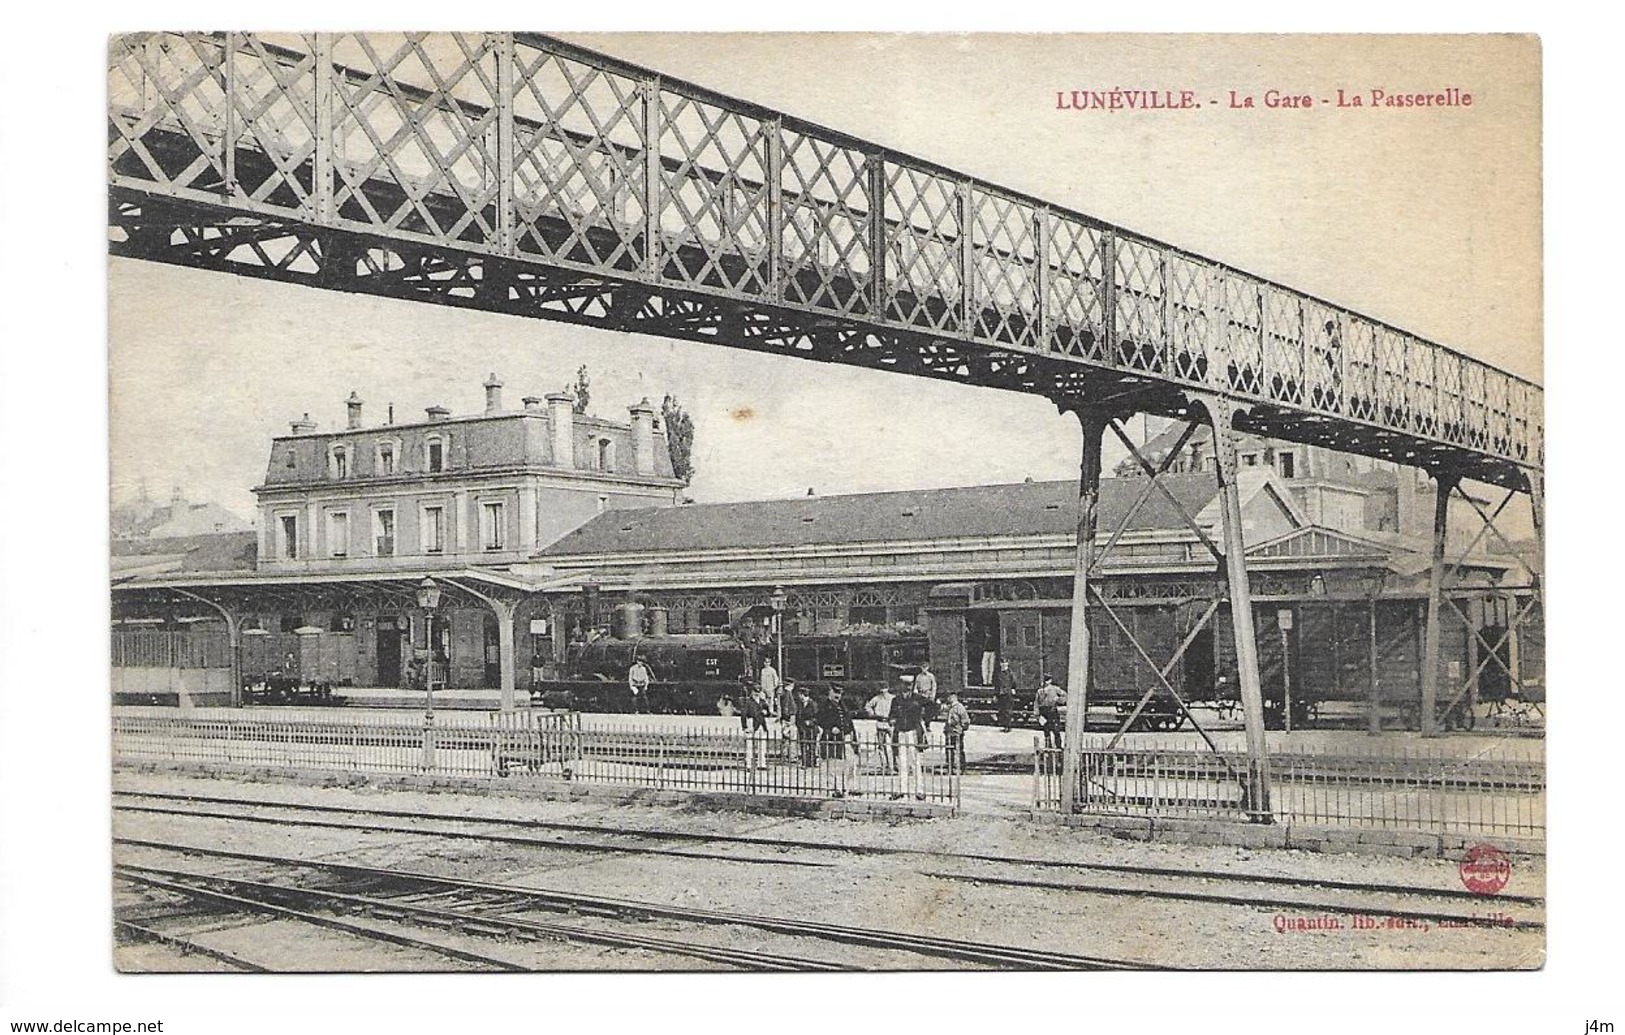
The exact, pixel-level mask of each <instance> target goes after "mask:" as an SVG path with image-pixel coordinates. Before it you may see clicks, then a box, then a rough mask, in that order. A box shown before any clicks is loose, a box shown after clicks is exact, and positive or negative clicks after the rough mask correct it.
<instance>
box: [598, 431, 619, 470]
mask: <svg viewBox="0 0 1625 1035" xmlns="http://www.w3.org/2000/svg"><path fill="white" fill-rule="evenodd" d="M598 469H599V470H600V471H614V470H615V443H614V441H613V440H611V439H607V438H601V439H599V440H598Z"/></svg>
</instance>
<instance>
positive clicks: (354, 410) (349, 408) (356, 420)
mask: <svg viewBox="0 0 1625 1035" xmlns="http://www.w3.org/2000/svg"><path fill="white" fill-rule="evenodd" d="M344 409H345V411H346V413H347V417H348V422H347V426H348V427H350V428H352V429H354V428H359V427H360V426H361V396H359V395H357V394H355V393H354V392H351V393H350V397H349V398H348V399H346V400H344Z"/></svg>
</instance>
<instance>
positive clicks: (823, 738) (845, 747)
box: [818, 685, 858, 798]
mask: <svg viewBox="0 0 1625 1035" xmlns="http://www.w3.org/2000/svg"><path fill="white" fill-rule="evenodd" d="M841 698H842V694H841V688H840V686H839V685H836V686H831V687H830V688H829V697H828V698H826V699H825V701H824V703H823V707H822V709H821V710H820V712H819V716H818V719H819V744H820V748H821V753H822V754H823V756H824V761H825V763H826V764H827V765H828V766H829V774H830V780H831V789H832V791H833V792H834V795H835V797H837V798H844V797H846V795H847V794H848V792H850V791H851V790H852V788H853V787H855V786H856V785H857V778H858V731H857V727H856V726H854V725H853V724H852V713H851V712H850V711H849V710H848V709H847V707H846V702H845V701H843V700H842V699H841Z"/></svg>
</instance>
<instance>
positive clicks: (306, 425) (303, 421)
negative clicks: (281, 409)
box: [288, 413, 316, 435]
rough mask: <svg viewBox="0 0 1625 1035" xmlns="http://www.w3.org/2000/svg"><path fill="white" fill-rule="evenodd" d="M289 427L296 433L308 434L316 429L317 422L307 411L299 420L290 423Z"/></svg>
mask: <svg viewBox="0 0 1625 1035" xmlns="http://www.w3.org/2000/svg"><path fill="white" fill-rule="evenodd" d="M288 427H289V428H291V429H292V430H293V434H295V435H308V434H310V433H311V432H312V431H315V430H316V422H315V421H313V420H311V419H310V414H308V413H307V414H305V415H304V416H303V417H300V418H299V419H298V420H296V421H294V422H293V423H291V424H289V425H288Z"/></svg>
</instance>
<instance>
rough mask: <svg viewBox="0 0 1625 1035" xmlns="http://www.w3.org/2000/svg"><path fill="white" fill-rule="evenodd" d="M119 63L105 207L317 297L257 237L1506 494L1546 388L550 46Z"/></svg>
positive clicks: (1119, 237) (475, 289) (121, 56)
mask: <svg viewBox="0 0 1625 1035" xmlns="http://www.w3.org/2000/svg"><path fill="white" fill-rule="evenodd" d="M108 77H109V82H108V95H109V113H108V118H109V126H108V129H109V145H108V163H109V173H110V178H111V182H112V185H113V187H114V190H115V196H116V197H117V196H118V191H120V190H128V191H131V192H133V193H132V194H130V195H128V199H127V200H126V201H125V202H122V203H123V204H126V205H128V206H129V207H131V208H134V209H139V208H140V202H139V200H135V199H138V198H139V197H141V196H157V197H161V198H168V199H175V200H181V201H188V202H196V203H202V204H204V205H208V206H214V207H216V208H218V207H222V206H223V207H225V208H226V209H228V210H231V211H237V212H242V213H252V214H255V215H258V216H262V217H265V218H266V219H267V220H270V222H266V223H264V224H263V226H261V227H246V226H239V227H235V228H234V227H232V226H230V225H227V224H223V225H222V226H221V227H220V228H217V229H213V230H209V231H199V234H200V236H199V240H197V241H195V242H192V244H193V245H195V246H196V248H198V249H201V250H202V252H210V253H218V254H217V255H214V258H219V259H222V260H223V261H226V262H227V263H228V264H229V262H241V263H243V264H245V267H246V266H258V267H261V268H263V270H266V271H270V272H272V273H274V274H277V275H287V276H289V277H290V278H293V279H297V278H298V276H299V275H301V274H303V275H306V276H305V279H306V280H307V281H310V279H311V275H314V274H316V273H318V272H326V269H325V267H324V266H323V263H325V262H327V261H329V260H328V258H327V257H326V256H324V255H323V254H321V249H320V248H316V247H311V246H310V245H308V244H286V243H285V244H283V245H274V244H273V243H272V242H273V239H275V238H277V236H278V231H277V228H278V227H279V226H285V225H286V221H287V220H295V221H300V222H303V223H306V224H310V225H315V226H323V227H332V228H338V229H343V230H347V231H352V232H354V233H357V234H367V235H372V236H370V237H368V238H366V239H365V243H364V244H363V245H362V246H361V247H360V248H359V250H358V251H357V252H356V253H355V254H354V255H350V256H347V257H346V258H345V259H343V260H342V261H344V262H347V263H349V264H350V265H351V266H352V267H354V268H351V269H349V270H347V271H341V272H343V273H344V274H345V275H346V276H351V275H354V274H355V273H356V272H357V270H358V269H365V270H367V271H370V272H371V273H372V274H373V275H375V276H376V277H378V278H394V279H401V278H405V277H416V278H419V279H424V280H426V281H434V280H438V281H439V282H440V284H439V287H438V288H436V290H438V291H441V292H442V293H445V294H448V295H449V296H452V297H454V298H455V299H456V300H457V302H456V304H463V305H468V304H474V305H481V304H484V305H488V306H494V307H504V306H511V305H513V304H516V303H518V302H520V301H524V299H521V298H520V297H519V296H521V295H524V294H525V293H526V290H527V289H526V288H525V286H524V285H525V283H526V280H525V277H524V276H520V277H518V278H517V279H514V280H512V282H511V283H509V282H506V281H503V282H502V285H503V286H501V287H500V289H499V288H497V287H495V285H498V284H499V279H498V278H496V277H494V276H493V275H492V274H491V271H489V270H481V271H480V272H479V273H478V274H474V273H471V272H470V270H469V269H468V268H462V269H460V268H459V267H458V266H457V265H456V264H455V263H450V262H443V261H438V260H437V261H432V262H430V263H429V264H428V265H427V266H425V267H424V268H423V269H422V270H414V269H410V268H408V266H407V262H406V260H404V259H403V258H402V256H401V255H399V254H395V253H393V252H392V251H391V248H390V247H389V246H388V244H387V242H389V241H392V240H393V241H400V242H403V243H411V242H416V243H420V244H426V245H432V246H441V247H445V248H451V249H456V250H457V251H459V252H462V253H471V254H476V255H485V256H491V257H496V258H506V259H511V260H531V261H534V262H538V263H541V264H544V265H546V266H549V267H554V268H562V269H570V270H576V271H579V272H581V273H585V274H595V275H597V276H600V277H611V278H617V279H621V280H627V281H632V282H637V283H641V284H645V285H651V284H652V285H659V286H662V287H665V288H668V289H673V290H676V291H680V292H689V293H698V294H702V295H710V296H715V297H722V298H728V299H734V300H742V301H750V302H759V303H762V304H764V305H766V306H769V307H771V308H772V309H774V310H775V311H779V312H782V311H785V310H787V309H789V310H801V311H803V312H805V313H808V314H812V315H821V316H825V317H828V316H834V317H837V318H839V319H841V320H842V321H846V322H848V323H849V324H850V326H852V327H854V328H859V329H861V328H863V327H874V328H875V329H876V330H879V329H881V328H889V329H893V330H897V331H904V332H910V333H914V334H918V335H925V336H928V337H929V338H930V339H931V340H933V341H935V342H938V343H947V342H952V341H963V342H966V343H972V344H975V345H978V346H981V347H984V348H992V349H995V350H998V352H997V353H996V354H995V355H1006V356H1009V355H1011V354H1012V351H1013V353H1014V354H1026V355H1028V356H1032V357H1043V358H1045V359H1046V360H1051V361H1055V362H1059V363H1061V364H1063V365H1079V366H1087V367H1094V368H1101V369H1104V370H1109V371H1113V372H1116V373H1119V374H1123V375H1128V376H1131V377H1136V378H1139V379H1142V380H1145V381H1148V382H1153V383H1160V382H1168V383H1173V384H1176V385H1180V386H1185V387H1188V388H1193V389H1198V390H1201V391H1204V392H1213V393H1217V394H1220V395H1223V396H1227V397H1231V398H1235V399H1238V400H1245V401H1248V402H1252V403H1258V404H1264V405H1265V406H1268V407H1271V408H1274V409H1277V410H1280V411H1283V412H1289V413H1294V414H1302V415H1310V416H1313V417H1320V418H1324V417H1333V418H1337V419H1339V420H1341V421H1345V422H1349V423H1351V424H1355V425H1363V426H1366V427H1369V428H1374V429H1378V430H1379V431H1383V432H1389V433H1397V434H1400V435H1402V436H1405V437H1407V438H1409V439H1413V440H1418V441H1422V442H1425V443H1435V444H1440V445H1443V446H1446V447H1453V448H1454V449H1456V450H1457V451H1459V454H1460V455H1463V456H1468V457H1487V458H1493V459H1494V460H1495V461H1497V464H1496V465H1492V466H1493V467H1494V468H1495V473H1497V476H1498V478H1499V480H1500V481H1501V482H1502V483H1515V482H1518V481H1519V479H1518V478H1517V477H1516V476H1515V473H1514V472H1516V471H1517V470H1519V469H1522V470H1530V469H1538V468H1540V467H1541V466H1542V463H1543V456H1542V440H1543V417H1542V391H1541V389H1540V388H1539V387H1538V386H1536V385H1534V384H1533V383H1531V382H1529V381H1527V380H1524V379H1522V378H1519V377H1516V376H1514V375H1512V374H1509V373H1506V372H1504V371H1501V370H1498V369H1496V368H1494V367H1491V366H1489V365H1487V364H1485V363H1482V362H1479V361H1478V360H1475V359H1473V358H1471V357H1469V356H1466V355H1464V354H1462V353H1460V352H1458V351H1455V350H1453V349H1450V348H1447V347H1445V346H1443V345H1440V344H1437V343H1435V342H1431V341H1428V340H1426V339H1424V338H1421V337H1419V336H1417V335H1414V334H1411V333H1409V332H1406V331H1404V330H1401V329H1399V328H1397V327H1394V326H1391V325H1389V324H1386V323H1384V322H1382V321H1379V320H1375V319H1372V318H1369V317H1366V316H1363V315H1360V314H1358V313H1355V312H1353V311H1351V310H1349V309H1347V308H1345V307H1342V306H1339V305H1337V304H1335V303H1332V302H1329V301H1325V300H1322V299H1319V298H1316V297H1314V296H1311V295H1309V294H1306V293H1304V292H1301V291H1297V290H1295V289H1292V288H1290V287H1287V286H1285V285H1282V284H1278V283H1274V282H1272V281H1269V280H1266V279H1264V278H1262V277H1258V276H1255V275H1253V274H1250V273H1247V272H1245V271H1242V270H1239V269H1236V268H1234V267H1232V266H1230V265H1227V264H1225V263H1222V262H1218V261H1215V260H1212V259H1208V258H1206V257H1203V256H1201V255H1197V254H1194V253H1191V252H1188V251H1185V250H1182V249H1180V248H1177V247H1174V246H1172V245H1168V244H1165V243H1163V242H1160V241H1157V240H1154V239H1152V238H1149V237H1146V236H1143V235H1139V234H1136V233H1134V232H1132V231H1130V230H1127V229H1124V228H1121V227H1117V226H1114V225H1112V224H1110V223H1106V222H1104V221H1102V220H1099V219H1096V218H1094V217H1091V216H1088V215H1085V214H1083V213H1079V212H1074V211H1070V210H1067V209H1065V208H1062V207H1059V206H1056V205H1052V204H1049V203H1047V202H1044V201H1043V200H1042V199H1038V198H1033V197H1030V196H1027V195H1024V194H1021V193H1019V192H1015V191H1011V190H1008V189H1006V188H1003V187H1000V186H998V185H996V184H992V183H988V182H985V181H982V180H979V179H976V178H974V177H970V176H966V175H963V174H960V173H957V172H955V171H953V170H951V169H945V168H943V167H941V166H937V165H935V164H933V163H930V162H928V161H925V160H923V159H920V158H917V157H914V156H911V155H907V154H903V153H900V152H897V151H894V150H891V149H889V148H885V147H883V146H881V145H877V144H874V143H870V142H868V141H864V140H859V139H856V138H853V137H850V136H848V135H846V134H843V133H839V132H837V131H835V130H831V129H828V128H825V127H822V126H819V125H816V124H814V123H810V122H807V121H805V120H802V119H797V118H795V117H793V116H789V115H784V114H782V113H779V112H775V111H772V110H769V109H765V108H762V107H760V106H757V105H753V104H750V103H748V102H744V101H739V100H736V99H733V98H727V97H722V96H720V95H718V94H715V93H713V92H711V91H708V90H705V89H703V88H701V87H698V86H694V85H692V84H688V83H683V82H680V81H677V80H673V79H670V78H668V77H662V76H660V75H658V74H657V73H654V72H652V71H649V70H647V69H642V68H638V67H636V66H634V65H630V64H627V63H625V62H621V61H617V60H615V59H612V58H609V57H607V56H604V55H601V54H595V53H593V52H590V51H586V50H584V49H582V48H579V47H574V46H571V45H569V44H566V43H564V42H562V41H559V40H554V39H551V38H549V37H545V36H536V35H529V34H519V35H515V34H506V33H474V34H449V33H448V34H435V35H423V34H418V35H401V34H387V33H363V34H336V35H328V34H319V35H313V36H298V35H291V34H259V33H185V34H174V33H156V34H129V35H124V36H119V37H115V38H114V39H113V41H112V42H111V45H110V49H109V59H108ZM117 207H118V204H115V208H117ZM278 221H281V222H278ZM116 222H117V219H115V223H116ZM135 222H136V223H140V222H141V220H140V219H136V220H135ZM176 232H177V233H182V234H183V235H184V233H185V232H186V231H184V230H177V231H176ZM378 235H382V237H380V236H378ZM169 238H170V234H169V231H168V230H165V231H164V238H163V240H162V241H161V242H159V243H158V246H157V248H156V250H155V252H154V255H155V254H156V252H161V251H162V250H163V248H165V247H168V246H169V245H170V243H171V242H170V239H169ZM289 240H291V238H290V239H289ZM118 246H119V242H118V241H117V240H116V239H115V249H116V248H117V247H118ZM288 249H291V251H289V250H288ZM154 255H149V256H148V257H154ZM200 255H201V252H200ZM312 282H317V281H312ZM426 286H433V285H432V284H429V285H426ZM534 288H535V291H536V292H537V294H536V295H535V297H533V298H530V299H529V300H528V301H529V302H531V303H534V304H535V305H536V306H538V307H539V308H540V309H543V310H548V311H554V310H556V312H555V314H554V315H555V316H556V318H560V319H572V318H574V319H580V318H583V317H584V315H585V312H584V310H581V308H580V307H581V305H582V304H584V303H581V302H580V301H579V300H576V301H574V302H572V300H570V299H567V298H565V297H564V296H562V295H560V296H559V297H557V298H551V297H548V290H549V289H548V286H547V284H546V283H545V282H543V281H540V280H537V281H536V282H535V284H534ZM493 291H497V292H498V293H499V294H500V295H501V297H500V298H498V297H496V296H495V295H494V294H493V293H492V292H493ZM668 304H671V305H679V306H680V305H681V304H680V303H679V302H677V301H676V300H672V301H671V302H669V303H668ZM572 305H574V306H575V308H574V309H572V308H571V307H572ZM537 315H545V314H543V313H538V314H537ZM691 330H692V329H691ZM692 333H694V334H702V335H703V334H707V333H709V334H712V335H715V333H716V328H711V329H710V331H699V330H693V332H692ZM710 340H723V339H721V338H717V337H712V338H711V339H710ZM936 351H937V352H938V353H940V352H941V350H940V349H938V350H936ZM949 351H950V352H952V351H953V350H951V349H950V350H949ZM961 365H962V363H961V360H960V359H959V358H955V359H953V361H952V362H951V363H949V366H948V369H953V370H957V369H958V368H959V367H960V366H961ZM1029 390H1031V386H1029ZM1379 437H1380V436H1379ZM1361 448H1365V447H1361ZM1382 448H1385V449H1386V448H1389V447H1388V446H1384V447H1382ZM1513 487H1518V488H1521V487H1522V485H1521V484H1514V485H1513Z"/></svg>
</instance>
